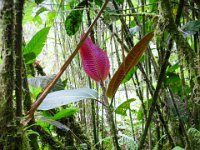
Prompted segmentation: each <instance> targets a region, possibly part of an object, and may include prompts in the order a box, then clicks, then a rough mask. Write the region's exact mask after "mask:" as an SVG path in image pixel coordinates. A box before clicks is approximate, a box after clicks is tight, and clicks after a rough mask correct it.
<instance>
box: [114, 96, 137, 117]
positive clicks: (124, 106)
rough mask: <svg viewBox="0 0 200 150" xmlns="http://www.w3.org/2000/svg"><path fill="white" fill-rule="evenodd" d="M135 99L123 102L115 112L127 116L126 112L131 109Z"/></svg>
mask: <svg viewBox="0 0 200 150" xmlns="http://www.w3.org/2000/svg"><path fill="white" fill-rule="evenodd" d="M134 100H135V99H134V98H131V99H128V100H127V101H125V102H123V103H122V104H120V105H119V106H118V107H117V108H116V110H115V112H116V113H117V114H119V115H123V116H126V111H127V110H128V109H130V104H131V103H132V102H133V101H134Z"/></svg>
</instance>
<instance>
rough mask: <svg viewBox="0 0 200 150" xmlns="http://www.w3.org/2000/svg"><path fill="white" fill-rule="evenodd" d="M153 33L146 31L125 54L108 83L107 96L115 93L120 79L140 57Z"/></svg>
mask: <svg viewBox="0 0 200 150" xmlns="http://www.w3.org/2000/svg"><path fill="white" fill-rule="evenodd" d="M153 35H154V33H153V32H150V33H148V34H147V35H146V36H145V37H143V38H142V39H141V40H140V41H139V42H138V43H137V44H136V45H135V46H134V47H133V49H132V50H131V51H130V52H129V54H128V55H127V56H126V58H125V60H124V62H123V63H122V64H121V65H120V66H119V68H118V70H117V71H116V72H115V74H114V76H113V77H112V79H111V81H110V83H109V85H108V89H107V91H106V95H107V96H108V97H110V98H112V97H113V96H114V95H115V93H116V91H117V89H118V87H119V85H120V84H121V82H122V80H123V79H124V78H125V76H126V75H127V73H128V72H129V71H130V70H131V69H132V68H133V67H134V66H135V65H136V64H137V63H138V61H139V60H140V57H141V56H142V54H143V53H144V51H145V50H146V48H147V45H148V43H149V41H150V40H151V39H152V38H153Z"/></svg>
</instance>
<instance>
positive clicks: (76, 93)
mask: <svg viewBox="0 0 200 150" xmlns="http://www.w3.org/2000/svg"><path fill="white" fill-rule="evenodd" d="M83 99H97V92H96V91H95V90H93V89H89V88H81V89H74V90H61V91H57V92H52V93H49V94H48V95H47V97H46V98H45V99H44V101H43V102H42V103H41V105H40V106H39V107H38V110H49V109H53V108H57V107H60V106H63V105H67V104H70V103H74V102H78V101H80V100H83Z"/></svg>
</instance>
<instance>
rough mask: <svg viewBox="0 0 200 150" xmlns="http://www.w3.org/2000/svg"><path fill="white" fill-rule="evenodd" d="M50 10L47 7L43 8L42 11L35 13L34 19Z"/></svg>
mask: <svg viewBox="0 0 200 150" xmlns="http://www.w3.org/2000/svg"><path fill="white" fill-rule="evenodd" d="M47 10H48V9H47V8H46V7H41V8H40V9H38V11H37V12H36V13H35V16H34V17H37V16H39V15H40V14H41V13H43V12H45V11H47Z"/></svg>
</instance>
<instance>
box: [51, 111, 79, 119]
mask: <svg viewBox="0 0 200 150" xmlns="http://www.w3.org/2000/svg"><path fill="white" fill-rule="evenodd" d="M78 111H79V109H78V108H65V109H62V110H61V111H59V112H58V113H57V114H55V115H54V116H53V118H52V119H54V120H60V119H62V118H66V117H69V116H72V115H73V114H75V113H76V112H78Z"/></svg>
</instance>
